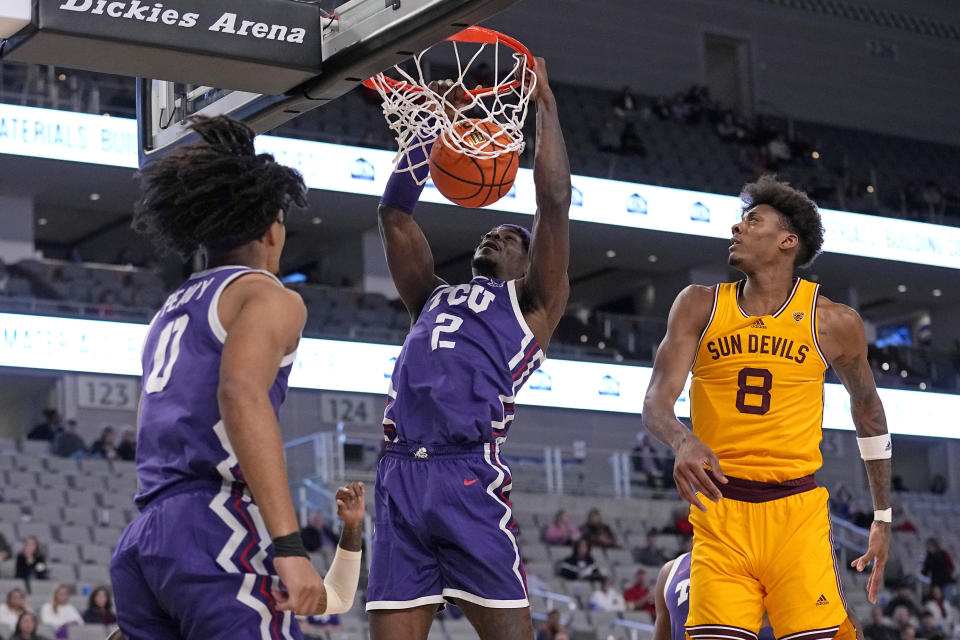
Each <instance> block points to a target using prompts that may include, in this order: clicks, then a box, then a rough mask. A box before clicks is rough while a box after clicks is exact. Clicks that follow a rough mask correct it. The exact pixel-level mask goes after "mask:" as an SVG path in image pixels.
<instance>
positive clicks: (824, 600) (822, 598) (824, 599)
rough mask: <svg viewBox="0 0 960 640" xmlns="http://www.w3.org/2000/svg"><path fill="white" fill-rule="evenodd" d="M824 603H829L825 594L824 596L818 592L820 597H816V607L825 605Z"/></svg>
mask: <svg viewBox="0 0 960 640" xmlns="http://www.w3.org/2000/svg"><path fill="white" fill-rule="evenodd" d="M825 604H830V601H829V600H827V596H825V595H823V594H822V593H821V594H820V597H819V598H817V606H818V607H822V606H823V605H825Z"/></svg>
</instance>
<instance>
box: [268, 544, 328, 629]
mask: <svg viewBox="0 0 960 640" xmlns="http://www.w3.org/2000/svg"><path fill="white" fill-rule="evenodd" d="M273 567H274V569H276V571H277V575H278V576H280V582H281V583H282V584H283V588H284V590H280V589H274V590H273V598H274V600H276V601H277V610H278V611H292V612H294V613H295V614H297V615H301V616H318V615H321V614H322V613H324V612H325V611H326V610H327V588H326V587H324V586H323V579H322V578H321V577H320V574H318V573H317V570H316V569H314V568H313V565H312V564H310V560H308V559H307V558H304V557H303V556H288V557H283V558H274V560H273Z"/></svg>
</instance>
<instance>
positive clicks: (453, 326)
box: [430, 313, 463, 351]
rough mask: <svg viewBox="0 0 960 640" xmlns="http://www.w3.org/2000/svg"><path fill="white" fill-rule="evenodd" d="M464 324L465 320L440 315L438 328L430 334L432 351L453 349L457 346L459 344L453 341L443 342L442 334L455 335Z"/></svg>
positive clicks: (444, 314)
mask: <svg viewBox="0 0 960 640" xmlns="http://www.w3.org/2000/svg"><path fill="white" fill-rule="evenodd" d="M462 324H463V318H458V317H457V316H454V315H451V314H449V313H441V314H439V315H438V316H437V326H435V327H434V328H433V333H432V334H430V349H431V350H432V351H436V350H437V349H453V348H454V347H455V346H457V343H456V342H454V341H453V340H441V339H440V334H441V333H454V332H455V331H456V330H457V329H459V328H460V325H462Z"/></svg>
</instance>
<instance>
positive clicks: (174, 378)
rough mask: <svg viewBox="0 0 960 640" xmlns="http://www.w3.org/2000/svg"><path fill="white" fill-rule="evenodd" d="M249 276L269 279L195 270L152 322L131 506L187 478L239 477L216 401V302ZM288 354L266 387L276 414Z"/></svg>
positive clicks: (244, 270) (240, 271)
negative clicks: (135, 487)
mask: <svg viewBox="0 0 960 640" xmlns="http://www.w3.org/2000/svg"><path fill="white" fill-rule="evenodd" d="M248 273H262V274H266V275H269V276H270V277H275V276H273V275H272V274H270V273H268V272H266V271H258V270H255V269H250V268H248V267H219V268H217V269H209V270H207V271H201V272H199V273H195V274H193V275H192V276H190V278H189V279H188V280H187V281H186V282H184V283H183V284H182V285H180V287H179V288H178V289H177V290H176V291H174V292H173V293H172V294H170V297H168V298H167V301H166V302H165V303H164V305H163V307H162V308H161V309H160V311H159V312H158V313H157V315H156V316H155V317H154V319H153V322H151V323H150V330H149V332H148V333H147V339H146V342H145V343H144V345H143V355H142V361H143V362H142V364H143V393H142V394H141V397H140V426H139V433H138V436H137V476H138V477H139V480H140V493H139V494H137V497H136V503H137V506H140V507H142V506H143V505H145V504H146V503H148V502H149V501H150V500H152V499H153V498H154V497H156V496H157V495H158V494H160V493H162V492H163V491H165V490H166V489H168V488H169V487H171V486H173V485H175V484H178V483H180V482H184V481H188V480H198V479H199V480H202V479H209V480H210V481H211V484H215V485H219V484H220V483H222V482H223V481H224V480H227V481H236V480H240V481H242V480H243V478H242V474H241V472H240V468H239V467H238V465H237V458H236V456H235V455H234V452H233V447H231V446H230V441H229V440H228V439H227V433H226V430H225V428H224V425H223V421H222V420H221V419H220V407H219V406H218V404H217V388H218V386H219V383H220V356H221V354H222V351H223V343H224V341H225V340H226V338H227V332H226V330H225V329H224V328H223V325H222V324H220V317H219V315H218V313H217V304H218V303H219V301H220V294H221V293H223V290H224V289H225V288H226V287H227V285H228V284H230V283H231V282H233V281H234V280H236V279H237V278H239V277H240V276H243V275H246V274H248ZM278 282H279V280H278ZM294 356H295V354H293V353H292V354H290V355H288V356H287V357H286V358H284V359H283V362H282V364H281V368H280V370H279V371H278V372H277V379H276V380H275V381H274V383H273V387H271V389H270V402H271V404H272V405H273V409H274V411H275V412H278V411H279V410H280V405H281V404H283V400H284V397H285V396H286V393H287V377H288V376H289V375H290V369H291V367H292V365H293V359H294Z"/></svg>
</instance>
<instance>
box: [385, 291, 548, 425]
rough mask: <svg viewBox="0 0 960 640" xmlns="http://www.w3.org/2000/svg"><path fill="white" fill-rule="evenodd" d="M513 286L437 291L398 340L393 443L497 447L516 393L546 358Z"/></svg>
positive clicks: (390, 410) (390, 406)
mask: <svg viewBox="0 0 960 640" xmlns="http://www.w3.org/2000/svg"><path fill="white" fill-rule="evenodd" d="M544 357H545V356H544V353H543V351H542V350H541V349H540V345H539V344H537V341H536V339H534V337H533V333H532V332H531V331H530V328H529V327H528V326H527V323H526V321H525V320H524V319H523V314H522V313H521V312H520V304H519V302H518V300H517V289H516V282H515V281H509V282H506V281H503V280H495V279H491V278H485V277H483V276H477V277H475V278H474V279H473V280H471V281H470V282H469V283H468V284H461V285H455V286H446V285H445V286H441V287H438V288H437V289H435V290H434V292H433V293H432V294H431V295H430V298H429V299H428V300H427V303H426V305H425V306H424V308H423V311H422V312H421V313H420V317H419V318H418V319H417V321H416V323H415V324H414V325H413V328H412V329H411V330H410V334H409V335H408V336H407V339H406V340H405V341H404V343H403V350H402V351H401V352H400V356H399V357H398V358H397V364H396V366H395V367H394V370H393V377H392V378H391V381H390V390H389V398H388V400H387V410H386V412H385V414H384V421H383V423H384V424H383V427H384V435H385V437H386V439H387V440H388V441H391V442H418V443H424V444H466V443H475V442H503V441H504V440H505V439H506V436H507V430H508V429H509V427H510V422H511V421H512V420H513V414H514V402H515V400H514V399H515V397H516V394H517V391H519V390H520V388H521V387H522V386H523V384H524V382H526V381H527V379H528V378H529V377H530V374H532V373H533V372H534V371H536V370H537V367H539V366H540V363H541V362H543V360H544Z"/></svg>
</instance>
